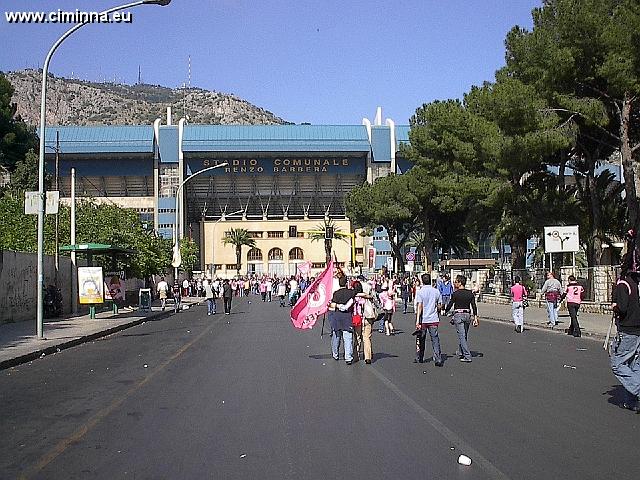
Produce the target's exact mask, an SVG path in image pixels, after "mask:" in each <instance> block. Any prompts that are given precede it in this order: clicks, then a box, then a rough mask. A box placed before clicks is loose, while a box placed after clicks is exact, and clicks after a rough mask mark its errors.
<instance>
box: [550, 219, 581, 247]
mask: <svg viewBox="0 0 640 480" xmlns="http://www.w3.org/2000/svg"><path fill="white" fill-rule="evenodd" d="M578 250H580V237H579V235H578V226H577V225H573V226H571V225H570V226H558V227H544V251H545V253H556V252H577V251H578Z"/></svg>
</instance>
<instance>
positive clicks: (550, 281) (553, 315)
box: [541, 272, 562, 328]
mask: <svg viewBox="0 0 640 480" xmlns="http://www.w3.org/2000/svg"><path fill="white" fill-rule="evenodd" d="M561 292H562V285H561V284H560V281H559V280H558V279H556V277H555V275H554V274H553V272H547V279H546V280H545V282H544V285H542V290H541V293H542V295H544V299H545V300H546V302H547V317H548V319H549V321H548V322H547V325H549V326H550V327H552V328H553V327H555V326H557V325H558V310H559V308H560V307H559V302H558V300H559V299H560V294H561Z"/></svg>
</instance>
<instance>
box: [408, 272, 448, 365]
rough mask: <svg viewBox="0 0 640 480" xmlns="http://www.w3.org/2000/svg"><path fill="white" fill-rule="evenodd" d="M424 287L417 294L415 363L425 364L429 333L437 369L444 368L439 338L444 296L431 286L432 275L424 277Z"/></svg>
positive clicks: (424, 275)
mask: <svg viewBox="0 0 640 480" xmlns="http://www.w3.org/2000/svg"><path fill="white" fill-rule="evenodd" d="M421 278H422V287H420V290H418V291H417V292H416V300H415V303H416V331H415V335H417V336H418V341H419V343H418V351H417V352H416V359H415V360H414V362H415V363H423V362H424V348H425V343H426V339H427V332H429V336H430V337H431V346H432V348H433V361H434V365H435V366H436V367H442V365H443V364H444V362H443V360H442V353H441V351H440V337H439V336H438V324H439V323H440V317H439V315H438V310H439V309H440V308H442V296H441V295H440V292H439V291H438V289H436V288H433V287H432V286H431V275H429V274H428V273H425V274H423V275H422V277H421Z"/></svg>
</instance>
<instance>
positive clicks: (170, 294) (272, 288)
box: [156, 275, 313, 315]
mask: <svg viewBox="0 0 640 480" xmlns="http://www.w3.org/2000/svg"><path fill="white" fill-rule="evenodd" d="M311 281H313V278H311V279H309V278H307V277H300V276H291V277H278V276H269V275H251V276H240V277H237V278H232V279H220V278H218V277H216V278H213V279H207V278H193V279H184V280H183V281H182V282H181V283H180V284H179V283H178V282H175V283H174V284H173V286H169V284H168V283H167V282H166V281H165V279H164V277H162V278H161V279H160V281H159V282H158V284H157V285H156V292H157V296H158V298H159V299H160V304H161V307H162V310H164V309H165V308H166V302H167V300H169V299H172V300H173V305H174V308H175V309H177V310H179V305H180V302H181V299H182V297H204V298H205V299H206V300H207V314H208V315H214V314H215V313H216V310H217V307H216V299H218V298H220V299H222V305H223V308H224V313H225V314H226V315H229V314H230V313H231V306H232V302H233V299H234V298H241V297H248V296H249V295H259V296H260V299H261V300H262V301H263V302H271V301H272V300H274V298H276V297H277V298H278V299H279V301H280V306H281V307H286V306H287V305H288V306H293V305H295V303H296V301H297V300H298V298H300V294H301V293H302V292H304V291H305V290H306V289H307V287H308V286H309V285H310V282H311Z"/></svg>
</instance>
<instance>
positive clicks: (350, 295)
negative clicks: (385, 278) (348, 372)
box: [329, 275, 355, 365]
mask: <svg viewBox="0 0 640 480" xmlns="http://www.w3.org/2000/svg"><path fill="white" fill-rule="evenodd" d="M338 285H339V286H340V288H339V289H338V290H336V291H335V292H334V293H333V297H332V298H331V303H330V304H329V323H330V324H331V355H332V356H333V359H334V360H338V359H339V358H340V357H339V355H340V340H341V339H342V341H343V342H344V359H345V361H346V363H347V365H351V364H352V363H353V336H352V335H353V328H352V321H353V320H352V317H353V303H354V295H355V294H354V291H353V290H350V289H348V288H347V277H345V276H344V275H339V276H338Z"/></svg>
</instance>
